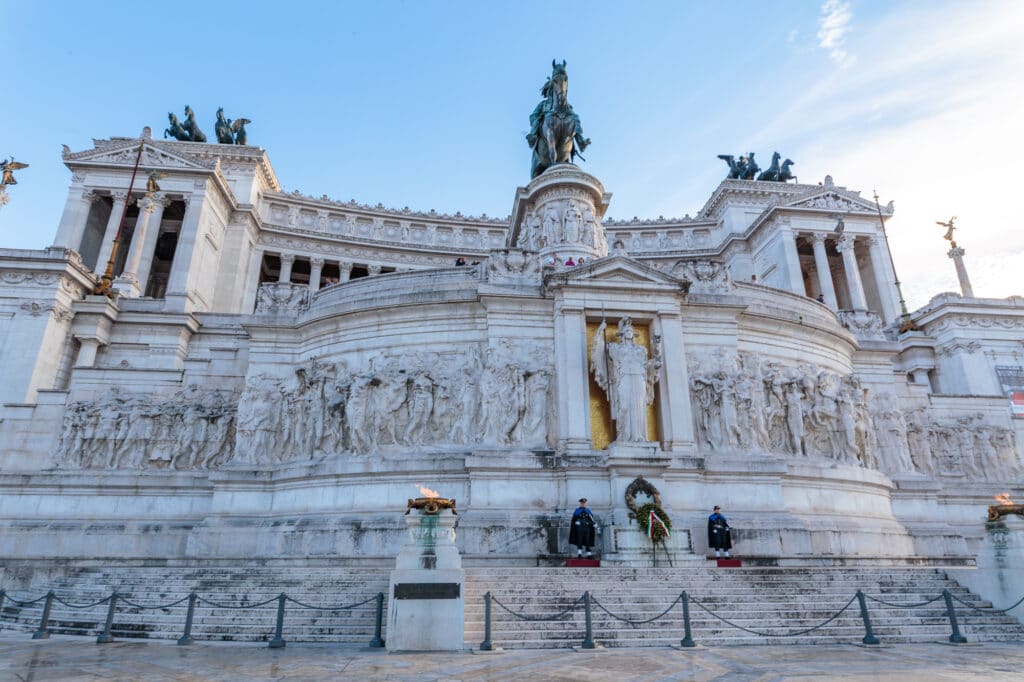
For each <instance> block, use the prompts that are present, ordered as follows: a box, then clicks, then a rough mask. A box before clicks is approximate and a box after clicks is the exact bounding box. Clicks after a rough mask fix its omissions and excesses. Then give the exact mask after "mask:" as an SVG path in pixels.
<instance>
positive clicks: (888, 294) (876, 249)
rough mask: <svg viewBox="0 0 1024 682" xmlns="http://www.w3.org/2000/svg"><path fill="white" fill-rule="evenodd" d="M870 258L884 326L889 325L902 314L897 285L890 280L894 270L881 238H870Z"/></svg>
mask: <svg viewBox="0 0 1024 682" xmlns="http://www.w3.org/2000/svg"><path fill="white" fill-rule="evenodd" d="M867 242H868V258H869V259H870V260H871V272H873V273H874V275H875V287H877V289H878V300H879V301H881V303H882V310H881V315H882V324H883V325H885V324H889V323H890V322H892V321H893V320H895V319H896V317H897V316H898V315H899V314H900V311H899V307H898V304H897V302H896V299H895V297H894V296H893V294H894V292H895V287H896V285H895V283H894V282H893V281H892V280H890V279H889V275H890V273H892V270H891V269H890V268H889V261H888V260H887V259H886V258H885V254H884V253H883V245H882V238H881V237H877V236H876V237H868V239H867Z"/></svg>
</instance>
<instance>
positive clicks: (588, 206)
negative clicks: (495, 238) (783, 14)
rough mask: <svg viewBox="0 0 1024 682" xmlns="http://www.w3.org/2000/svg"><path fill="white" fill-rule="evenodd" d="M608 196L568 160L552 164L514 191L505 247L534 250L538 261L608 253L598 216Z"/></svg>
mask: <svg viewBox="0 0 1024 682" xmlns="http://www.w3.org/2000/svg"><path fill="white" fill-rule="evenodd" d="M609 201H611V194H608V193H606V192H605V191H604V186H603V185H602V184H601V183H600V182H599V181H598V179H597V178H595V177H594V176H593V175H590V174H589V173H584V172H583V171H581V170H580V169H579V168H578V167H576V166H575V165H573V164H570V163H560V164H556V165H554V166H551V167H550V168H548V169H547V170H546V171H544V172H543V173H542V174H541V175H539V176H537V177H536V178H534V179H533V180H532V181H531V182H530V184H529V185H527V186H526V187H520V188H519V189H518V190H516V198H515V203H514V204H513V206H512V223H511V224H512V229H511V230H509V233H508V241H507V244H508V246H516V247H519V248H521V249H527V250H530V251H539V252H540V255H541V261H542V262H543V263H545V264H548V263H552V262H553V261H554V259H555V258H557V260H558V262H559V263H560V264H561V263H565V262H566V261H568V260H569V259H570V258H571V259H572V261H573V262H574V263H577V264H579V263H580V262H581V261H592V260H595V259H597V258H601V257H603V256H606V255H608V240H607V238H606V237H605V232H604V227H603V226H602V225H601V219H602V218H603V217H604V214H605V211H607V210H608V203H609Z"/></svg>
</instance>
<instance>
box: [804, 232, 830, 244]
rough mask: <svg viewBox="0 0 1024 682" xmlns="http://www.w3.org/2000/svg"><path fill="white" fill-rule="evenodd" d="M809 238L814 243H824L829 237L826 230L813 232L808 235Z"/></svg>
mask: <svg viewBox="0 0 1024 682" xmlns="http://www.w3.org/2000/svg"><path fill="white" fill-rule="evenodd" d="M807 239H808V240H809V241H810V242H811V243H812V244H824V243H825V240H826V239H828V235H827V234H825V233H824V232H811V233H810V234H809V235H807Z"/></svg>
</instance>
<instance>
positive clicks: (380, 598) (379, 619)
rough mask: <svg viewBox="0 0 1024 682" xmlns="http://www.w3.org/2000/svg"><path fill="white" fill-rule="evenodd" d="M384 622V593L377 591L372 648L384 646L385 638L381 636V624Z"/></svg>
mask: <svg viewBox="0 0 1024 682" xmlns="http://www.w3.org/2000/svg"><path fill="white" fill-rule="evenodd" d="M383 623H384V593H383V592H378V593H377V616H376V623H374V626H373V639H371V640H370V648H371V649H380V648H382V647H383V646H384V638H383V637H381V636H380V635H381V626H382V625H383Z"/></svg>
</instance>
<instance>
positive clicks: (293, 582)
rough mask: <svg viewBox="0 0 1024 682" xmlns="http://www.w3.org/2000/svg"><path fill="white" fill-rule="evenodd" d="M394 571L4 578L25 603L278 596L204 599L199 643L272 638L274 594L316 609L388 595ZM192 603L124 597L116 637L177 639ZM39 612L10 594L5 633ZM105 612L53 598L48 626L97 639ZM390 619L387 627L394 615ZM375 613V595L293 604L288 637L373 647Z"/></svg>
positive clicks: (145, 570) (85, 572)
mask: <svg viewBox="0 0 1024 682" xmlns="http://www.w3.org/2000/svg"><path fill="white" fill-rule="evenodd" d="M388 575H389V571H388V569H383V568H363V567H349V566H312V567H246V566H240V567H237V568H231V569H226V568H220V567H202V568H196V567H167V566H160V567H139V566H133V567H88V568H83V567H78V568H68V569H65V570H64V571H63V575H62V576H61V577H58V578H55V579H52V580H46V579H39V578H33V577H29V578H28V579H24V578H23V579H21V580H13V579H11V577H12V576H6V577H7V578H8V579H7V580H5V581H4V584H3V587H4V589H6V590H7V592H8V593H10V594H11V595H12V596H13V597H15V598H16V599H19V600H21V601H25V600H26V599H27V598H29V597H31V598H33V599H34V598H36V597H38V596H41V595H43V594H45V593H46V591H47V590H51V589H52V590H53V591H54V593H55V594H56V596H57V597H59V598H61V599H63V600H64V601H66V602H68V603H71V604H87V603H90V602H95V601H98V600H100V599H103V598H104V597H106V596H108V595H109V594H110V593H111V592H113V591H114V590H115V589H116V590H117V592H118V594H120V595H122V596H123V597H125V598H127V599H129V600H131V601H133V602H136V603H138V604H140V605H159V604H167V603H169V602H172V601H177V600H178V599H181V598H182V597H185V596H187V595H188V594H189V593H190V592H192V591H193V590H194V591H195V592H196V593H197V594H198V595H199V596H200V598H203V597H205V598H208V599H209V600H210V601H213V602H217V603H218V604H223V605H226V606H227V605H233V606H241V605H245V604H255V603H259V602H263V601H267V600H272V601H271V603H269V604H267V605H265V606H262V607H258V608H252V609H232V608H218V607H214V606H210V605H206V604H200V605H198V606H197V607H196V610H195V616H194V619H193V625H192V637H193V639H195V640H196V641H202V640H220V641H241V642H260V641H268V640H269V639H271V638H272V637H273V634H274V626H275V622H276V617H277V600H276V597H277V595H278V594H280V593H281V592H284V593H285V594H287V595H288V596H289V597H292V598H294V599H297V600H298V601H301V602H304V603H306V604H310V605H314V606H323V605H347V604H353V603H356V602H361V601H363V600H365V599H368V598H370V597H373V596H375V595H376V594H377V593H378V592H387V589H388ZM187 606H188V603H187V602H185V603H182V604H179V605H177V606H175V607H172V608H166V609H156V610H152V609H145V610H142V609H138V608H134V607H131V606H129V605H127V604H125V603H124V602H119V603H118V607H117V615H116V618H115V619H114V626H113V628H112V632H113V635H114V637H115V638H126V637H145V638H154V639H177V638H178V637H180V636H181V634H182V631H183V629H184V625H185V615H186V611H187ZM385 608H386V602H385ZM41 614H42V604H41V603H39V604H35V605H33V606H25V607H18V606H16V605H14V604H13V603H12V602H11V601H10V600H9V599H8V600H5V602H4V605H3V610H2V614H0V628H2V629H3V630H5V631H7V632H10V631H20V632H25V633H31V632H33V631H34V630H35V629H36V628H37V627H38V626H39V621H40V616H41ZM106 615H107V605H106V604H101V605H98V606H95V607H93V608H90V609H83V610H76V609H71V608H68V607H67V606H64V605H61V604H60V603H58V602H54V604H53V610H52V611H51V619H50V626H49V629H50V632H51V633H53V634H64V635H91V636H95V635H97V634H98V633H99V632H100V631H102V629H103V625H104V623H105V620H106ZM384 616H385V617H384V622H385V623H386V622H387V614H386V613H385V614H384ZM375 618H376V602H375V601H371V602H370V603H368V604H366V605H365V606H362V607H359V608H356V609H352V610H347V611H321V610H314V609H305V608H300V607H299V606H297V605H295V604H293V603H291V602H288V603H287V606H286V609H285V621H284V630H283V632H284V639H285V640H286V641H296V642H298V641H303V642H334V643H341V644H353V645H362V646H366V645H367V644H369V642H370V640H371V639H372V638H373V633H374V625H375ZM26 636H27V634H26Z"/></svg>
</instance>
